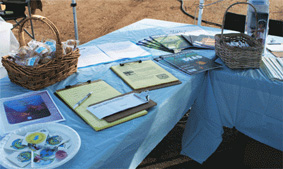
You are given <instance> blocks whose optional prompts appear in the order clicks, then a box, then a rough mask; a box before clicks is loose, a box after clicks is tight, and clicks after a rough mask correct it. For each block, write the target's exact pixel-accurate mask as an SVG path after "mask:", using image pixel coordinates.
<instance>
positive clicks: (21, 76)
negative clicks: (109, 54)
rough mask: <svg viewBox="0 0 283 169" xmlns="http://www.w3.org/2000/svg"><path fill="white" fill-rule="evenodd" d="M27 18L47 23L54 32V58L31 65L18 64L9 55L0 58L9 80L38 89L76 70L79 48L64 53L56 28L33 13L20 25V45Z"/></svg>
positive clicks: (22, 43)
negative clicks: (43, 62)
mask: <svg viewBox="0 0 283 169" xmlns="http://www.w3.org/2000/svg"><path fill="white" fill-rule="evenodd" d="M29 20H39V21H41V22H43V23H44V24H47V25H48V27H49V28H50V29H51V30H52V31H53V32H54V34H55V35H56V52H55V58H54V59H52V60H50V61H49V62H47V63H45V64H40V65H37V66H35V67H31V66H22V65H18V64H16V63H15V62H14V61H13V60H12V58H11V57H10V56H4V57H3V58H2V64H3V66H4V67H5V68H6V70H7V73H8V76H9V78H10V80H11V82H14V83H16V84H18V85H20V86H22V87H25V88H27V89H31V90H39V89H42V88H45V87H47V86H50V85H52V84H54V83H57V82H59V81H61V80H63V79H65V78H67V77H68V76H70V75H71V74H73V73H74V72H76V71H77V63H78V58H79V56H80V54H79V49H76V50H74V51H71V52H70V53H67V54H65V55H64V54H63V46H62V43H61V39H60V35H59V31H58V29H57V28H56V26H55V25H54V24H53V23H52V22H51V21H50V20H48V19H47V18H45V17H43V16H39V15H33V16H32V17H29V18H27V19H25V20H24V21H23V22H22V24H21V25H20V28H19V42H20V46H24V45H25V40H24V32H23V25H24V24H25V23H26V22H27V21H29Z"/></svg>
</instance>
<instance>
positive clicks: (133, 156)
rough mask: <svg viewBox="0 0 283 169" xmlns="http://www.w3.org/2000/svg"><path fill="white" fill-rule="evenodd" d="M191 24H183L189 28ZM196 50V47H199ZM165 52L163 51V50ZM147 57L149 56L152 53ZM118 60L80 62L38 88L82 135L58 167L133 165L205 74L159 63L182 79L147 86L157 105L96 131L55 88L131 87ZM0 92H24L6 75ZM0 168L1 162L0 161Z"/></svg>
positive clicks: (125, 34) (157, 29)
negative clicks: (93, 83)
mask: <svg viewBox="0 0 283 169" xmlns="http://www.w3.org/2000/svg"><path fill="white" fill-rule="evenodd" d="M174 26H182V27H183V28H184V24H179V23H173V22H164V21H158V20H151V19H144V20H141V21H139V22H137V23H134V24H132V25H129V26H127V27H124V28H122V29H120V30H117V31H114V32H112V33H110V34H107V35H105V36H103V37H100V38H98V39H95V40H93V41H90V42H88V43H86V44H83V45H81V46H80V48H81V47H87V46H92V45H97V44H102V43H110V42H120V41H128V40H130V41H133V42H137V41H138V40H142V39H143V38H148V36H150V35H154V34H161V33H162V29H164V28H170V27H174ZM191 26H193V25H187V26H185V27H186V28H189V27H191ZM146 50H148V51H149V52H150V53H151V54H152V55H153V56H158V55H160V54H165V53H164V52H160V51H158V50H154V49H146ZM197 52H198V51H197ZM202 52H203V54H204V55H205V56H207V57H213V56H214V54H213V53H211V51H202ZM166 54H167V53H166ZM150 58H151V57H150ZM115 64H118V63H117V62H114V63H110V64H100V65H96V66H88V67H85V68H79V69H78V72H77V73H74V74H73V75H71V76H70V77H68V78H67V79H65V80H63V81H61V82H58V83H56V84H54V85H52V86H49V87H47V88H45V89H42V90H48V91H49V93H50V94H51V97H52V98H53V100H54V101H55V103H56V105H57V106H58V108H59V109H60V111H61V112H62V114H63V116H64V117H65V119H66V121H64V122H62V124H65V125H68V126H70V127H72V128H73V129H74V130H76V131H77V132H78V134H79V135H80V137H81V140H82V144H81V148H80V150H79V152H78V154H77V155H76V156H75V157H74V158H73V159H72V160H71V161H69V162H67V163H66V164H64V165H63V166H61V167H59V168H70V169H71V168H75V169H76V168H80V169H81V168H135V167H137V166H138V165H139V164H140V163H141V162H142V160H143V159H144V158H145V157H146V156H147V155H148V154H149V153H150V152H151V151H152V150H153V149H154V147H155V146H156V145H157V144H158V143H159V142H160V141H161V140H162V139H163V138H164V137H165V136H166V135H167V134H168V132H169V131H170V130H171V129H172V128H173V127H174V126H175V124H176V123H177V122H178V121H179V120H180V119H181V118H182V116H183V115H184V114H185V113H186V112H187V111H188V110H189V108H190V107H191V105H192V104H193V102H194V101H195V99H196V98H197V96H198V93H199V92H200V89H201V87H202V84H203V82H204V79H205V73H200V74H197V75H193V76H189V75H187V74H184V73H182V72H180V71H178V70H175V69H172V68H169V67H167V66H164V65H161V66H162V67H164V68H165V69H166V70H168V71H169V72H171V73H172V74H173V75H175V76H176V77H177V78H178V79H179V80H180V81H182V84H180V85H175V86H170V87H166V88H162V89H157V90H153V91H150V98H151V99H152V100H154V101H155V102H156V103H157V106H155V107H153V108H152V109H150V111H149V113H148V114H147V115H145V116H142V117H139V118H137V119H134V120H131V121H128V122H125V123H122V124H119V125H117V126H114V127H111V128H108V129H105V130H102V131H99V132H96V131H95V130H93V129H92V128H91V127H90V126H88V125H87V124H86V123H85V122H84V121H83V120H82V119H81V118H80V117H78V116H77V115H76V114H75V113H74V112H73V111H72V110H71V109H69V108H68V107H67V106H66V105H65V104H64V103H63V102H61V101H60V100H59V99H58V98H57V97H56V96H55V95H54V94H53V93H54V92H55V91H56V90H58V89H62V88H64V87H65V86H66V85H75V84H77V83H81V82H86V81H87V80H97V79H102V80H104V81H106V82H107V83H108V84H110V85H111V86H113V87H114V88H115V89H117V90H118V91H120V92H121V93H126V92H130V91H131V89H130V87H129V86H127V85H126V84H125V83H124V82H123V81H122V80H121V79H120V78H119V77H118V76H117V75H116V74H114V73H113V72H112V71H111V70H110V69H109V68H110V67H111V66H112V65H115ZM0 89H1V90H0V95H1V98H5V97H11V96H15V95H19V94H23V93H25V92H28V91H29V90H27V89H25V88H22V87H20V86H18V85H16V84H13V83H11V82H10V80H9V78H8V77H4V78H3V79H0ZM0 168H2V167H1V166H0Z"/></svg>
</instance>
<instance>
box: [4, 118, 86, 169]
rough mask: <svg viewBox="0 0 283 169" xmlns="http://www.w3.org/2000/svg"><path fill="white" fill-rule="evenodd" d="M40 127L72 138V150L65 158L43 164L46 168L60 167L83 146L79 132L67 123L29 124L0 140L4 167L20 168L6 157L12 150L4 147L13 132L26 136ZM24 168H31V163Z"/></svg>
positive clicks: (10, 168)
mask: <svg viewBox="0 0 283 169" xmlns="http://www.w3.org/2000/svg"><path fill="white" fill-rule="evenodd" d="M39 129H47V130H48V131H49V133H57V134H60V133H62V134H64V135H66V136H68V137H69V138H70V143H71V147H70V150H69V151H68V152H69V154H68V156H67V157H66V158H65V159H64V160H61V161H55V162H53V163H52V164H50V165H46V166H43V167H42V168H46V169H47V168H48V169H50V168H56V167H59V166H61V165H63V164H65V163H66V162H68V161H69V160H71V159H72V158H73V157H74V156H75V155H76V154H77V152H78V151H79V149H80V147H81V138H80V136H79V135H78V133H77V132H76V131H75V130H74V129H72V128H70V127H68V126H66V125H63V124H59V123H40V124H34V125H29V126H26V127H23V128H20V129H18V130H15V131H12V132H11V133H9V134H8V135H7V136H5V138H3V140H1V141H0V164H1V165H2V166H3V167H6V168H9V169H18V168H19V167H18V166H16V165H15V164H14V163H12V162H10V161H9V160H8V159H7V158H6V156H7V155H9V154H11V153H12V151H7V150H5V149H4V146H5V144H6V142H7V141H8V140H9V138H10V136H11V135H12V134H17V135H21V136H25V134H26V133H27V132H33V131H37V130H39ZM24 168H25V169H31V164H29V165H27V166H26V167H24Z"/></svg>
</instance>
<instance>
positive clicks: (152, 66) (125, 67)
mask: <svg viewBox="0 0 283 169" xmlns="http://www.w3.org/2000/svg"><path fill="white" fill-rule="evenodd" d="M146 68H148V69H146ZM111 70H112V71H113V72H114V73H116V74H117V75H118V76H119V77H120V78H121V79H122V80H123V81H124V82H125V83H127V84H128V85H129V86H130V87H131V88H132V89H133V90H134V91H136V92H140V91H144V90H155V89H159V88H163V87H168V86H172V85H177V84H181V83H182V82H181V81H180V80H179V79H177V78H176V77H175V76H173V75H172V74H171V73H169V72H168V71H167V70H165V69H163V68H162V67H161V66H159V65H158V64H156V63H155V62H153V61H152V60H146V61H141V60H140V61H136V62H127V63H120V65H116V66H112V67H111ZM143 71H145V72H143Z"/></svg>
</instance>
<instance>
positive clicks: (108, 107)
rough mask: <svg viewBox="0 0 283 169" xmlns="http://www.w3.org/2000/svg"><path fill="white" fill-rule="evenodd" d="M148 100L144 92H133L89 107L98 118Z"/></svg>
mask: <svg viewBox="0 0 283 169" xmlns="http://www.w3.org/2000/svg"><path fill="white" fill-rule="evenodd" d="M147 102H148V96H147V95H146V96H145V95H144V94H137V93H131V94H127V95H124V96H121V97H117V98H114V99H111V100H108V101H105V102H102V103H99V104H95V105H93V106H90V107H88V108H87V110H88V111H90V112H91V113H92V114H94V115H95V116H96V117H97V118H99V119H102V118H104V117H107V116H110V115H112V114H115V113H117V112H120V111H123V110H127V109H129V108H132V107H136V106H138V105H142V104H145V103H147Z"/></svg>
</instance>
